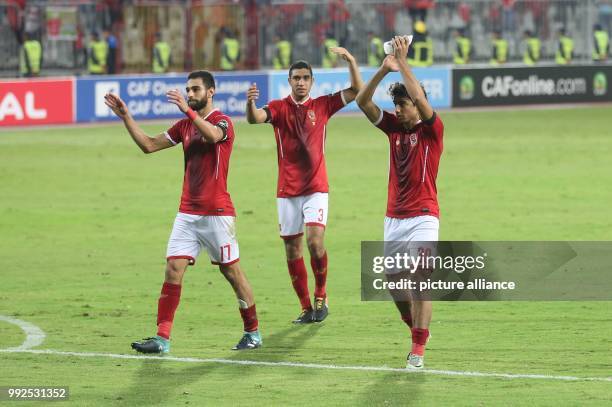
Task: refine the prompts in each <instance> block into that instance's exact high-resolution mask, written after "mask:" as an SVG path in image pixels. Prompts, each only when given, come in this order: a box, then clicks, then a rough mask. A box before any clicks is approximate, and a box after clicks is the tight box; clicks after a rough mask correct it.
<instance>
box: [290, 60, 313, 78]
mask: <svg viewBox="0 0 612 407" xmlns="http://www.w3.org/2000/svg"><path fill="white" fill-rule="evenodd" d="M294 69H308V70H309V71H310V76H312V66H310V64H309V63H308V62H306V61H304V60H303V59H300V60H299V61H295V62H294V63H292V64H291V66H290V67H289V77H290V78H291V72H293V70H294Z"/></svg>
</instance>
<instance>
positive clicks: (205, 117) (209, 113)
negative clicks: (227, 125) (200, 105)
mask: <svg viewBox="0 0 612 407" xmlns="http://www.w3.org/2000/svg"><path fill="white" fill-rule="evenodd" d="M217 110H219V109H218V108H216V107H215V108H214V109H213V110H211V111H210V112H208V114H207V115H206V116H204V117H202V119H204V120H206V119H208V116H210V115H211V114H213V112H215V111H217Z"/></svg>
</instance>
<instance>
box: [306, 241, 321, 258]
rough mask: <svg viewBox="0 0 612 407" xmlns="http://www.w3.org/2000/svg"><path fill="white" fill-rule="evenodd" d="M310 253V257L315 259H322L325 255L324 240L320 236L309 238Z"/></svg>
mask: <svg viewBox="0 0 612 407" xmlns="http://www.w3.org/2000/svg"><path fill="white" fill-rule="evenodd" d="M307 244H308V251H309V252H310V255H311V256H313V257H315V258H317V259H318V258H321V257H323V255H324V254H325V246H323V239H322V238H321V237H319V236H312V237H308V242H307Z"/></svg>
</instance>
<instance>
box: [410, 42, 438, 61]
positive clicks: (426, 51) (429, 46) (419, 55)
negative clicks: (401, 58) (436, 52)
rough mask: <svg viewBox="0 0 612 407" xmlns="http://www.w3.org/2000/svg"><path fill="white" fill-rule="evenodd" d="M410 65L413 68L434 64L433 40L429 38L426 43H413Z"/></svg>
mask: <svg viewBox="0 0 612 407" xmlns="http://www.w3.org/2000/svg"><path fill="white" fill-rule="evenodd" d="M410 50H412V52H410ZM408 63H409V64H410V65H412V66H430V65H432V64H433V42H432V41H431V38H429V37H427V39H425V40H424V41H423V40H422V41H417V42H413V43H412V44H411V45H410V49H409V50H408Z"/></svg>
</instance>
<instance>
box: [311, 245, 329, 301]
mask: <svg viewBox="0 0 612 407" xmlns="http://www.w3.org/2000/svg"><path fill="white" fill-rule="evenodd" d="M310 266H311V267H312V272H313V273H314V278H315V292H314V296H315V297H316V298H325V296H326V295H327V293H326V292H325V286H326V283H327V252H325V254H323V257H320V258H318V259H315V258H314V257H311V258H310Z"/></svg>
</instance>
